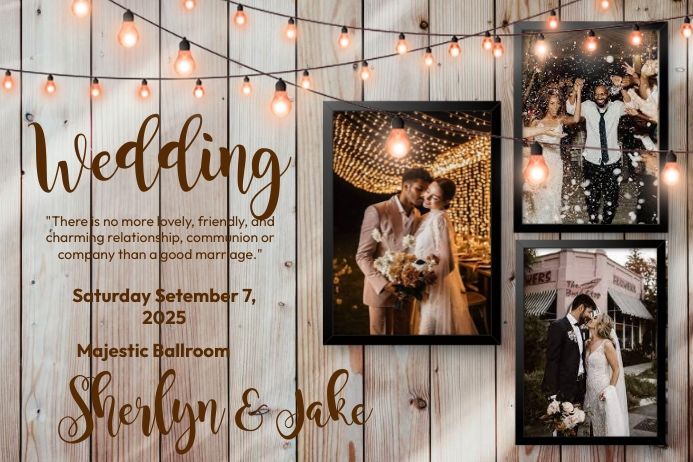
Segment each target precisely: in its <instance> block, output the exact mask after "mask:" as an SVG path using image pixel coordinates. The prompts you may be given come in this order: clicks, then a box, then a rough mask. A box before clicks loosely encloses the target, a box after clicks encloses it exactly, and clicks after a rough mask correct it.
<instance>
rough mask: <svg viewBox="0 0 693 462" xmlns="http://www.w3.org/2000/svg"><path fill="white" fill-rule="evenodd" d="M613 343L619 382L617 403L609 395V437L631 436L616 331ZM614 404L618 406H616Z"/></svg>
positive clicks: (607, 408) (612, 339)
mask: <svg viewBox="0 0 693 462" xmlns="http://www.w3.org/2000/svg"><path fill="white" fill-rule="evenodd" d="M611 341H612V342H613V343H614V346H615V347H616V357H617V358H618V370H619V372H618V381H617V382H616V387H615V388H616V396H615V398H616V403H614V402H613V401H612V400H610V399H609V396H608V395H607V400H606V401H607V402H606V419H607V428H608V429H609V430H608V435H607V436H629V434H630V430H629V429H630V424H629V422H628V397H627V395H626V379H625V372H624V370H623V358H622V356H621V343H620V342H619V340H618V335H616V331H615V330H614V329H612V330H611ZM614 404H616V405H615V406H614Z"/></svg>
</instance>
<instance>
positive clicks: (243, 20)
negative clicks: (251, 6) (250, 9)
mask: <svg viewBox="0 0 693 462" xmlns="http://www.w3.org/2000/svg"><path fill="white" fill-rule="evenodd" d="M233 22H234V23H236V25H237V26H238V27H243V26H245V25H246V24H248V16H247V15H246V14H245V11H243V5H238V7H236V13H235V14H234V15H233Z"/></svg>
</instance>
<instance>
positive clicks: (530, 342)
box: [524, 313, 549, 374]
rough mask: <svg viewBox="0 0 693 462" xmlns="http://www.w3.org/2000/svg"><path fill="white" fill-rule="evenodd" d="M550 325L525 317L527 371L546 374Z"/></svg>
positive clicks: (526, 315) (534, 317) (533, 317)
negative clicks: (547, 338) (545, 365)
mask: <svg viewBox="0 0 693 462" xmlns="http://www.w3.org/2000/svg"><path fill="white" fill-rule="evenodd" d="M548 330H549V328H548V324H547V322H546V321H542V320H541V319H539V318H538V317H536V316H530V315H528V314H527V313H525V315H524V342H525V348H524V350H525V370H524V372H526V373H531V372H534V371H540V372H541V373H542V374H543V372H544V364H545V363H546V334H547V332H548Z"/></svg>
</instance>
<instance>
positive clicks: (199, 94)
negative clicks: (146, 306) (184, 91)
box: [193, 79, 205, 99]
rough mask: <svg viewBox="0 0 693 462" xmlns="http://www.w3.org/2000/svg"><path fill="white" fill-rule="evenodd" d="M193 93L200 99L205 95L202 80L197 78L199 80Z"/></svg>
mask: <svg viewBox="0 0 693 462" xmlns="http://www.w3.org/2000/svg"><path fill="white" fill-rule="evenodd" d="M193 95H194V96H195V98H197V99H200V98H202V97H203V96H204V95H205V87H203V86H202V80H200V79H197V82H195V88H193Z"/></svg>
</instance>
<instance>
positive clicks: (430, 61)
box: [424, 47, 436, 67]
mask: <svg viewBox="0 0 693 462" xmlns="http://www.w3.org/2000/svg"><path fill="white" fill-rule="evenodd" d="M435 62H436V60H435V58H434V57H433V51H432V50H431V47H428V48H426V53H425V54H424V64H425V65H426V66H428V67H431V66H433V65H434V64H435Z"/></svg>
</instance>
